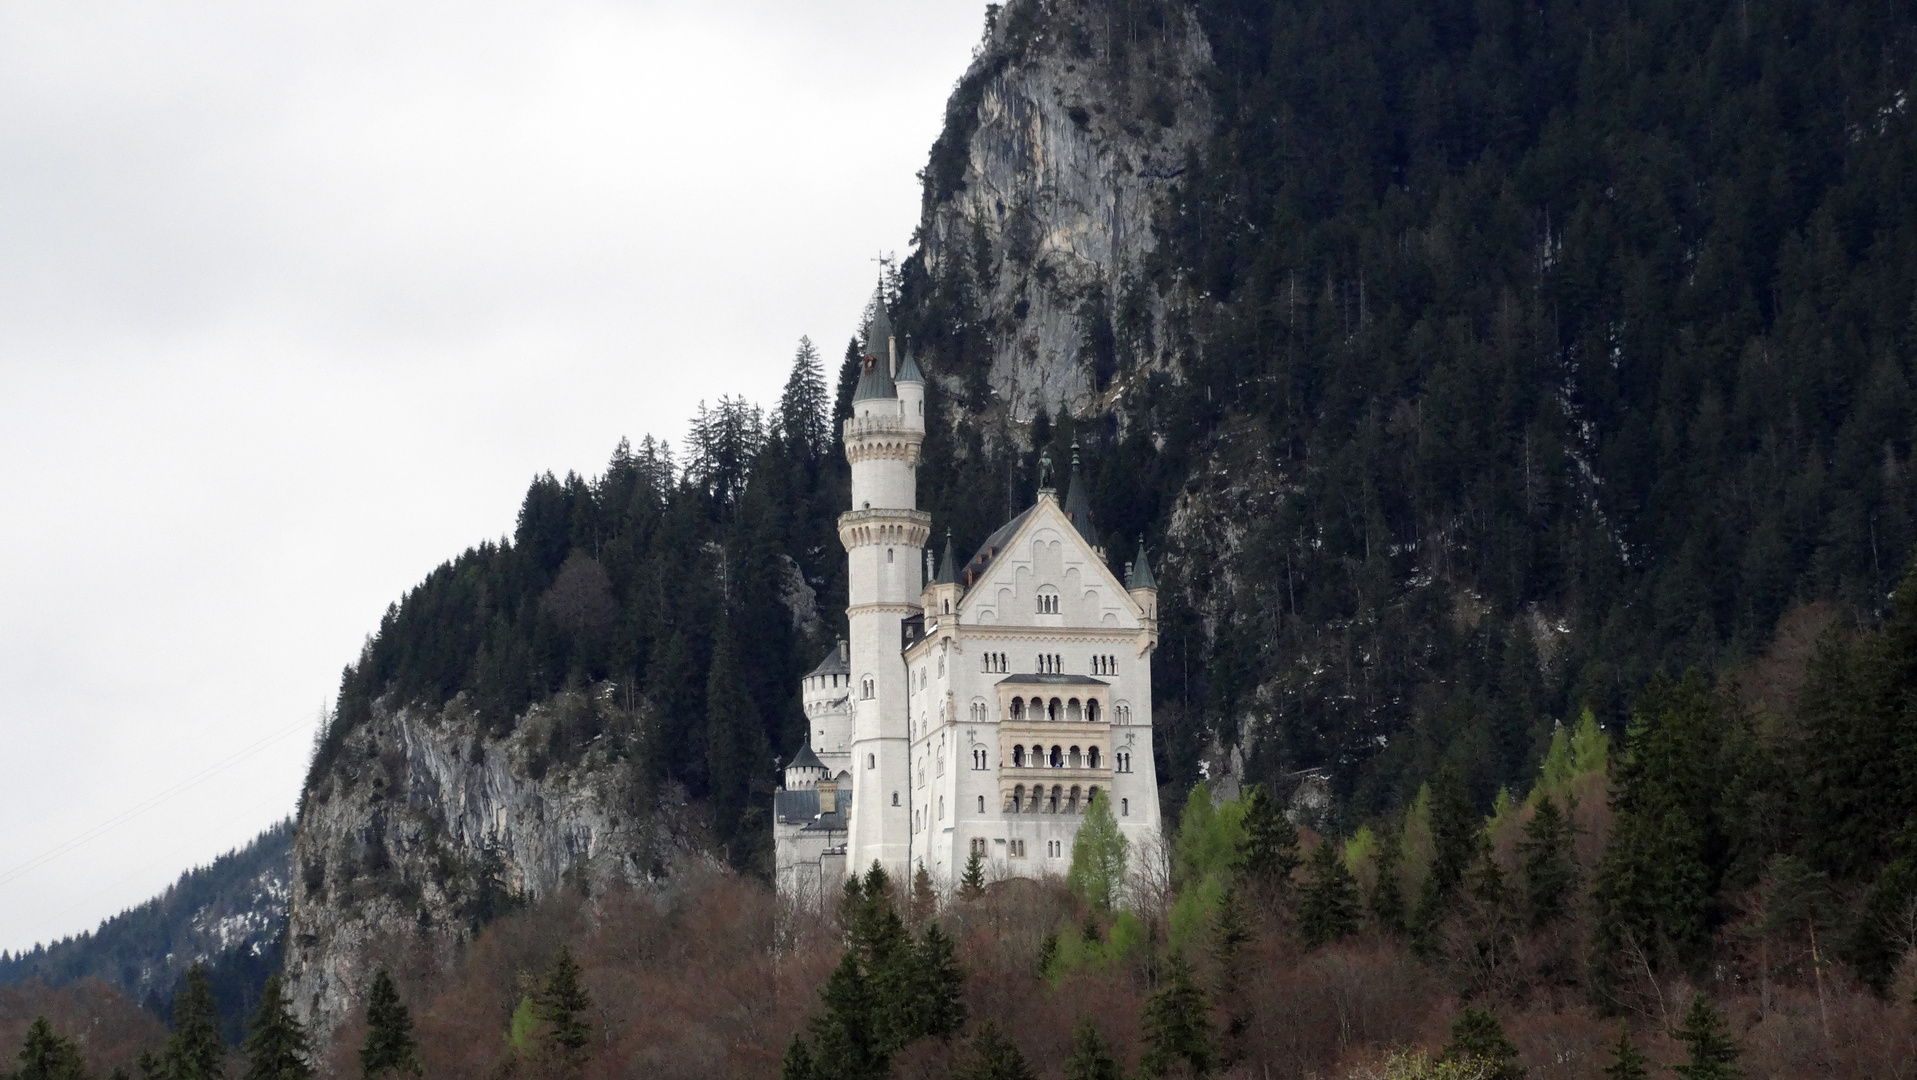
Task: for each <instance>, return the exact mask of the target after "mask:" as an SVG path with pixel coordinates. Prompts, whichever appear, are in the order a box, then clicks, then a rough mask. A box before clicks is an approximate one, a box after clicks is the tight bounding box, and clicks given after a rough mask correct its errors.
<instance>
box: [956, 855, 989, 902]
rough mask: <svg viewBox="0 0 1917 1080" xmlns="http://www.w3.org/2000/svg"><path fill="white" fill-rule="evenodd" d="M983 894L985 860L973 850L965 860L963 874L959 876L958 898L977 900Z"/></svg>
mask: <svg viewBox="0 0 1917 1080" xmlns="http://www.w3.org/2000/svg"><path fill="white" fill-rule="evenodd" d="M984 895H985V860H984V859H983V858H981V857H980V856H979V853H978V852H976V851H974V852H972V854H971V855H970V856H968V857H967V858H966V860H965V875H964V876H963V877H961V878H959V899H961V900H977V899H978V898H979V897H981V896H984Z"/></svg>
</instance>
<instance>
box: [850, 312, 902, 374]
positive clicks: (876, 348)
mask: <svg viewBox="0 0 1917 1080" xmlns="http://www.w3.org/2000/svg"><path fill="white" fill-rule="evenodd" d="M891 343H892V318H891V316H889V315H887V314H886V313H885V286H884V285H883V284H880V286H879V288H878V291H876V292H874V293H873V294H872V317H871V319H869V320H868V321H867V322H866V324H865V373H864V374H862V375H860V376H859V386H858V389H857V390H854V391H853V392H852V400H853V401H865V400H866V399H868V398H895V397H898V396H899V392H898V388H897V387H895V386H893V385H892V349H891Z"/></svg>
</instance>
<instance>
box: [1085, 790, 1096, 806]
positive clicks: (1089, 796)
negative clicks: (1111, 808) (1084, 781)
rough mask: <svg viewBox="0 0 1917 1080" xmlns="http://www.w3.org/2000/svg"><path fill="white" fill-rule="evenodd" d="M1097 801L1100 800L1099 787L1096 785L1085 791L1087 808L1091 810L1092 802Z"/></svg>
mask: <svg viewBox="0 0 1917 1080" xmlns="http://www.w3.org/2000/svg"><path fill="white" fill-rule="evenodd" d="M1097 801H1098V789H1097V788H1096V787H1094V788H1092V789H1091V790H1090V791H1087V792H1086V793H1085V809H1087V810H1090V809H1091V808H1092V804H1093V803H1095V802H1097Z"/></svg>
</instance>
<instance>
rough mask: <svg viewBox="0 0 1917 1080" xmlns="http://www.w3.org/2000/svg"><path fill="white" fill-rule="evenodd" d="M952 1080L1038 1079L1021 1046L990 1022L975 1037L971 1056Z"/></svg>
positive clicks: (981, 1026) (954, 1074)
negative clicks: (1020, 1050)
mask: <svg viewBox="0 0 1917 1080" xmlns="http://www.w3.org/2000/svg"><path fill="white" fill-rule="evenodd" d="M952 1076H953V1080H1038V1074H1037V1073H1035V1072H1033V1071H1032V1067H1031V1066H1030V1065H1028V1064H1026V1063H1025V1055H1024V1054H1022V1053H1020V1052H1019V1049H1018V1044H1017V1043H1014V1042H1013V1041H1012V1040H1010V1039H1008V1038H1006V1037H1005V1034H1004V1033H1003V1032H1001V1031H999V1029H998V1025H997V1024H996V1023H994V1022H992V1021H990V1020H987V1021H985V1022H984V1023H983V1024H980V1025H979V1029H978V1034H976V1035H974V1036H972V1057H971V1059H970V1060H968V1061H966V1062H964V1063H963V1064H961V1065H960V1066H959V1067H958V1068H957V1069H954V1070H953V1071H952Z"/></svg>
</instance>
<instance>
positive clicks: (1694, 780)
mask: <svg viewBox="0 0 1917 1080" xmlns="http://www.w3.org/2000/svg"><path fill="white" fill-rule="evenodd" d="M1739 723H1740V717H1739V715H1738V713H1737V709H1736V704H1735V702H1734V701H1732V700H1730V699H1729V698H1728V697H1727V696H1725V695H1721V694H1718V693H1715V692H1713V691H1712V690H1710V689H1709V688H1708V687H1706V686H1705V685H1704V681H1703V679H1702V678H1700V677H1699V676H1698V675H1697V674H1696V673H1691V674H1687V675H1686V676H1685V677H1684V680H1683V681H1682V682H1680V683H1672V682H1670V681H1668V680H1662V679H1660V680H1659V681H1658V682H1656V683H1654V684H1653V685H1652V687H1651V688H1650V689H1649V690H1647V691H1646V692H1645V695H1644V697H1643V699H1642V700H1640V702H1639V704H1638V708H1637V710H1636V712H1635V713H1634V714H1633V717H1632V721H1631V727H1630V731H1629V733H1628V749H1627V751H1626V753H1625V756H1624V759H1623V760H1622V761H1621V762H1619V764H1618V767H1617V770H1616V773H1615V776H1614V792H1613V797H1612V805H1613V808H1614V810H1615V813H1616V818H1615V822H1614V824H1613V826H1612V830H1611V842H1610V844H1609V846H1608V847H1606V849H1605V852H1604V857H1603V859H1602V860H1601V862H1600V863H1599V866H1598V874H1597V884H1596V890H1595V895H1594V898H1593V899H1594V902H1595V904H1596V907H1597V926H1596V934H1595V939H1596V940H1595V949H1596V954H1597V955H1596V960H1597V966H1598V969H1599V974H1600V976H1602V975H1603V972H1604V970H1605V965H1606V964H1609V963H1612V962H1614V961H1615V958H1616V957H1618V956H1620V955H1622V953H1623V952H1624V951H1625V950H1626V949H1627V948H1628V947H1630V946H1633V945H1634V946H1635V947H1637V948H1639V949H1642V950H1643V951H1644V953H1645V955H1646V956H1647V957H1648V958H1649V959H1650V961H1651V962H1652V963H1657V962H1660V961H1662V960H1667V959H1668V960H1675V961H1677V962H1678V963H1680V964H1684V965H1695V964H1698V963H1701V962H1702V960H1703V957H1704V955H1705V951H1706V949H1707V948H1708V947H1709V944H1710V934H1711V929H1712V927H1713V925H1714V923H1715V920H1716V919H1717V918H1718V914H1719V913H1718V911H1717V908H1716V900H1715V897H1716V894H1717V889H1718V886H1719V883H1720V882H1721V881H1722V879H1723V875H1724V872H1725V869H1726V867H1727V866H1728V865H1729V861H1730V856H1731V851H1730V840H1729V829H1728V827H1727V823H1726V821H1725V818H1724V814H1723V811H1722V808H1721V807H1720V806H1719V804H1718V794H1719V792H1720V791H1722V790H1724V789H1725V788H1726V787H1727V786H1729V785H1728V781H1729V779H1730V775H1731V773H1732V771H1733V769H1732V765H1731V763H1730V762H1728V761H1727V760H1726V758H1725V733H1726V732H1728V731H1730V730H1732V729H1733V728H1734V727H1735V726H1736V725H1737V724H1739Z"/></svg>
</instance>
